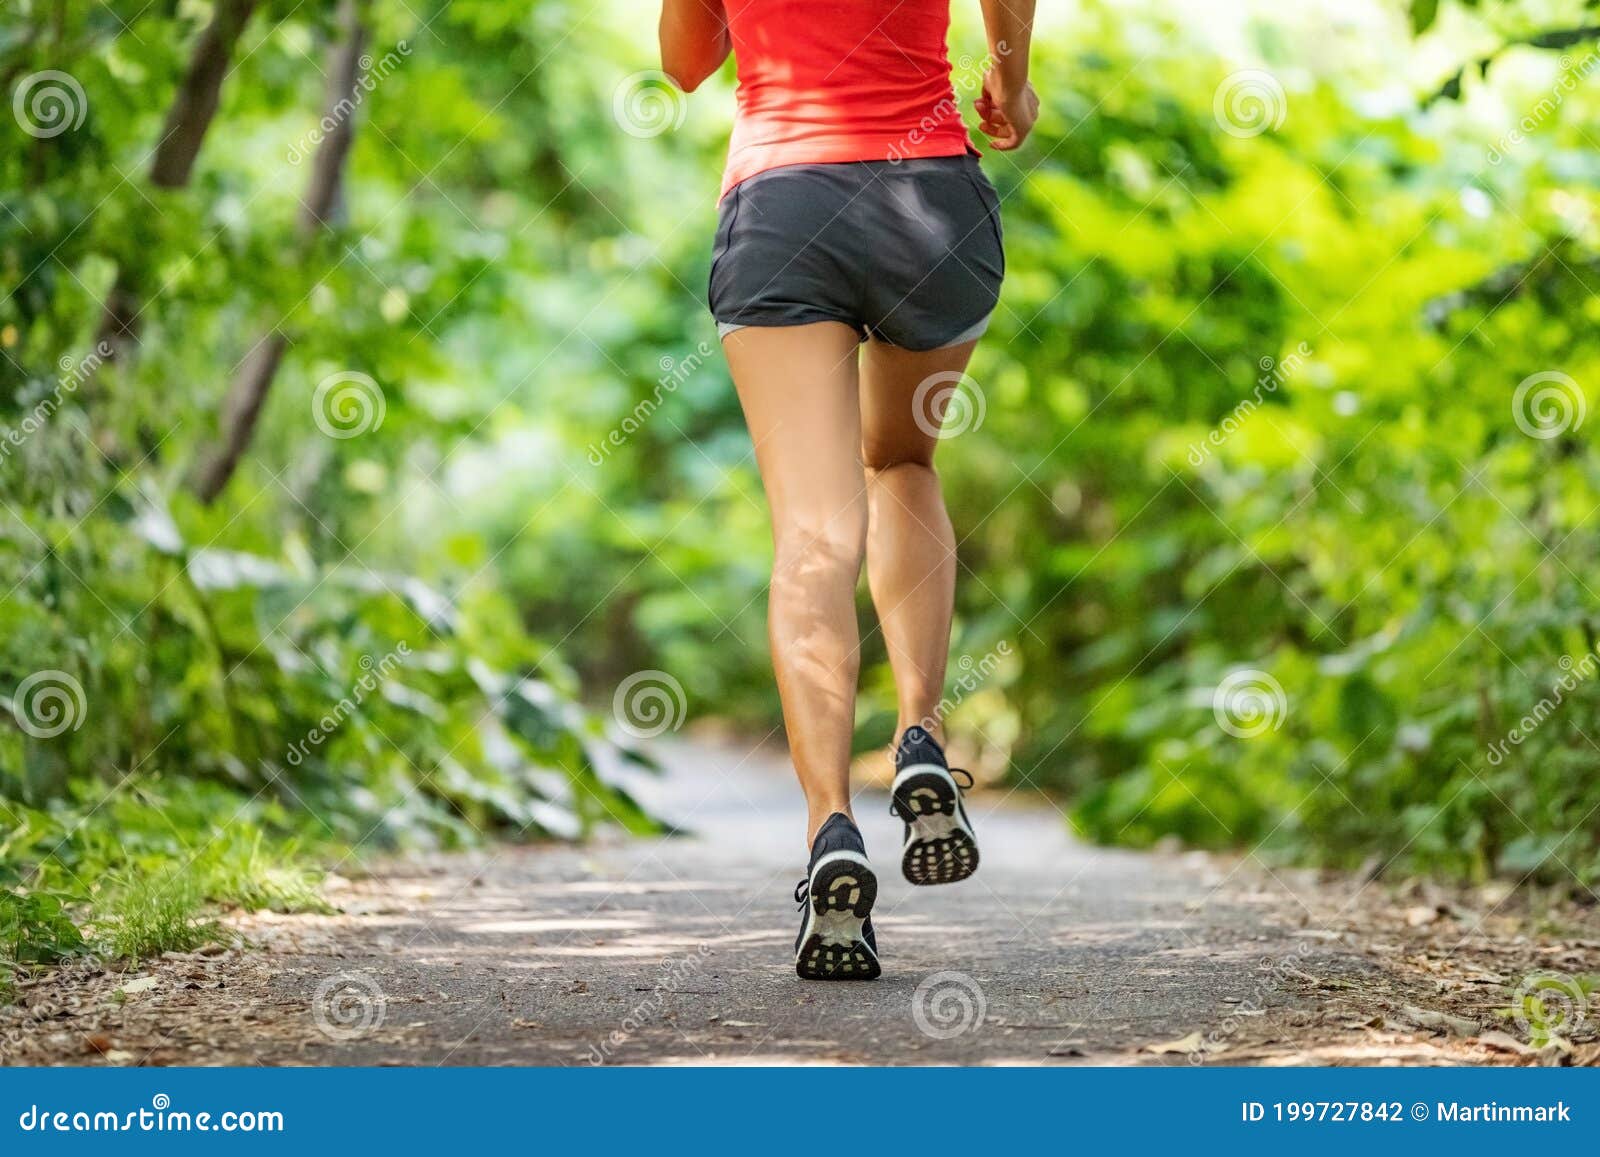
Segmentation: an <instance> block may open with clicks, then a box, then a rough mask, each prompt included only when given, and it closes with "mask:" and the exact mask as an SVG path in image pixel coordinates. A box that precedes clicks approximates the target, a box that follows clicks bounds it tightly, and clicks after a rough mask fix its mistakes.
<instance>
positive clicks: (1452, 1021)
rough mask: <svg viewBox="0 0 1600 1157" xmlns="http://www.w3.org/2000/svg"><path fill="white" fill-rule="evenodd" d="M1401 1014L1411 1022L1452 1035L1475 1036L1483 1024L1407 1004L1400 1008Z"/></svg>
mask: <svg viewBox="0 0 1600 1157" xmlns="http://www.w3.org/2000/svg"><path fill="white" fill-rule="evenodd" d="M1400 1012H1401V1014H1402V1015H1403V1016H1405V1018H1406V1019H1407V1020H1409V1021H1411V1023H1413V1024H1415V1025H1418V1026H1420V1027H1422V1028H1431V1029H1438V1030H1439V1031H1441V1032H1447V1033H1450V1034H1452V1035H1454V1036H1477V1035H1478V1031H1479V1029H1481V1028H1482V1027H1483V1026H1482V1025H1480V1024H1479V1023H1478V1022H1477V1021H1475V1020H1468V1019H1467V1018H1466V1017H1464V1016H1451V1015H1450V1014H1449V1013H1448V1012H1435V1011H1433V1010H1432V1009H1427V1008H1418V1007H1417V1006H1416V1005H1414V1004H1408V1005H1406V1006H1405V1007H1403V1008H1402V1009H1401V1010H1400Z"/></svg>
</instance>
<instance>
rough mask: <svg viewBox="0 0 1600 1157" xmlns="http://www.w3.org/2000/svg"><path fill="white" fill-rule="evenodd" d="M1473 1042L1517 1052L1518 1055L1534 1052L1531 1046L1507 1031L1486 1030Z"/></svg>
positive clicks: (1503, 1051)
mask: <svg viewBox="0 0 1600 1157" xmlns="http://www.w3.org/2000/svg"><path fill="white" fill-rule="evenodd" d="M1473 1043H1475V1044H1480V1045H1482V1046H1483V1047H1484V1048H1490V1049H1494V1050H1496V1051H1497V1052H1502V1053H1516V1054H1517V1055H1518V1056H1523V1057H1525V1056H1527V1055H1528V1054H1529V1053H1531V1052H1533V1049H1532V1048H1531V1047H1530V1046H1528V1045H1525V1044H1523V1043H1522V1042H1521V1041H1519V1040H1518V1039H1517V1038H1516V1037H1514V1036H1512V1035H1511V1034H1510V1033H1505V1032H1486V1033H1484V1034H1483V1035H1482V1036H1479V1037H1477V1038H1475V1040H1474V1041H1473Z"/></svg>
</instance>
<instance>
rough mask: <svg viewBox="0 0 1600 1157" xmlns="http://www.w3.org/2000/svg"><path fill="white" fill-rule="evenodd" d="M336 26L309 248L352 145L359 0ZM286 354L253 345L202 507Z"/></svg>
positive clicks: (309, 210)
mask: <svg viewBox="0 0 1600 1157" xmlns="http://www.w3.org/2000/svg"><path fill="white" fill-rule="evenodd" d="M339 25H340V28H341V29H342V31H343V35H342V37H341V39H340V41H339V43H337V44H336V45H334V46H333V48H332V49H331V50H330V51H329V56H328V66H329V67H328V95H327V106H326V108H325V109H324V113H323V124H324V125H329V126H331V127H330V128H328V129H327V133H326V135H325V136H324V137H323V138H322V142H321V143H320V144H319V145H318V146H317V152H316V155H315V156H314V157H313V158H312V161H311V178H310V181H309V183H308V185H307V187H306V194H305V197H304V199H303V200H302V201H301V206H300V208H301V212H300V233H301V236H302V238H303V239H304V240H305V242H306V244H307V246H308V247H309V244H310V242H311V241H312V240H313V239H314V238H315V237H316V235H317V233H319V232H320V231H321V230H323V229H325V228H327V227H328V226H329V225H330V224H332V223H333V221H334V220H335V218H336V217H337V216H338V215H339V214H340V212H341V210H342V205H341V199H342V194H343V189H344V173H345V162H346V160H347V159H348V158H349V155H350V146H351V144H352V143H353V142H354V140H355V108H356V106H355V93H356V88H357V86H358V85H360V83H361V81H362V76H363V70H362V67H361V54H362V52H363V51H364V50H365V48H366V43H367V29H366V25H365V23H364V22H363V20H362V14H361V8H360V2H359V0H340V4H339ZM288 348H289V339H288V337H287V336H286V335H285V334H284V333H283V332H282V331H281V330H278V329H274V330H273V331H272V332H271V333H269V334H268V335H266V336H265V337H263V338H262V339H261V340H260V341H258V342H257V343H256V344H255V347H254V348H253V349H252V350H251V351H250V353H249V354H248V355H247V356H246V357H245V360H244V362H243V363H241V365H240V368H239V373H238V375H237V376H236V377H235V378H234V380H233V385H232V386H231V387H230V388H229V390H228V395H227V397H226V398H225V399H224V400H223V403H222V408H221V412H220V413H219V415H218V426H219V438H218V444H217V445H216V446H215V447H214V448H213V450H212V451H211V453H210V455H209V456H208V457H207V458H206V460H205V462H204V463H203V464H202V465H201V467H200V468H199V469H198V470H197V471H196V473H195V477H194V482H193V486H194V492H195V494H196V495H198V496H199V498H200V501H202V502H204V503H205V504H206V505H208V506H209V505H210V504H211V503H212V502H214V501H216V498H217V496H218V495H219V494H221V493H222V491H223V488H224V487H226V486H227V485H228V481H229V480H230V479H231V478H232V477H233V473H234V471H235V470H237V469H238V468H239V463H240V461H241V460H242V459H243V458H244V455H245V451H246V450H248V449H249V447H250V442H251V440H252V439H253V438H254V437H255V432H256V423H257V421H258V420H259V419H260V417H261V409H262V407H263V406H264V405H266V401H267V394H268V393H269V392H270V391H271V389H272V383H273V380H274V379H275V378H276V377H277V373H278V367H279V365H281V364H282V362H283V355H284V354H285V353H286V352H287V351H288Z"/></svg>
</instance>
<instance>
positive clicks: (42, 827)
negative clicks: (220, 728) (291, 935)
mask: <svg viewBox="0 0 1600 1157" xmlns="http://www.w3.org/2000/svg"><path fill="white" fill-rule="evenodd" d="M0 818H3V819H5V820H6V821H7V822H6V827H5V830H6V831H7V832H8V835H7V836H6V838H5V841H4V842H0V1004H4V1003H8V1002H9V1001H10V1000H12V999H14V998H15V995H16V991H15V981H16V979H17V978H18V977H19V976H20V975H25V974H26V973H27V972H28V971H30V970H32V969H34V968H37V967H41V966H48V965H50V964H53V963H56V962H58V961H61V960H65V959H68V958H70V957H73V956H78V955H83V954H86V953H97V954H99V955H102V956H104V957H106V958H108V959H119V960H126V961H130V962H133V963H137V962H139V961H141V960H147V959H150V958H152V957H157V956H160V955H161V954H162V953H164V952H192V951H194V950H195V949H197V948H200V947H202V946H203V945H205V944H208V943H214V942H216V941H218V940H219V939H220V938H221V936H222V934H223V929H222V927H221V926H220V925H219V924H218V922H217V919H216V916H217V913H218V912H219V911H220V910H223V909H238V910H243V911H250V912H258V911H273V912H317V913H328V912H332V911H334V909H333V907H332V906H331V905H329V904H328V903H327V901H325V900H324V899H323V898H322V894H321V878H322V873H321V872H320V871H319V870H318V869H317V868H316V866H315V860H316V859H318V858H321V857H323V856H324V855H326V854H328V853H329V852H330V850H331V851H334V852H337V851H338V850H339V849H330V848H329V847H326V846H324V843H323V842H319V841H316V840H315V839H313V840H311V841H309V843H303V842H302V841H301V840H297V839H293V838H286V837H283V836H279V837H274V836H272V835H270V834H269V833H268V830H267V821H266V820H265V819H264V818H262V819H259V820H258V819H257V818H253V817H246V816H244V815H242V814H241V808H240V806H239V801H238V799H237V797H236V796H233V795H230V794H218V795H217V796H216V798H211V797H209V796H207V795H206V794H205V793H203V792H193V791H191V792H190V793H188V794H187V796H185V797H177V798H173V797H172V796H170V795H168V794H166V793H162V794H157V793H155V792H150V793H128V794H127V795H125V796H124V797H122V798H121V799H119V800H117V801H115V802H114V803H113V804H111V805H109V806H107V807H104V808H101V809H98V810H95V811H92V812H90V813H88V814H87V815H82V816H80V815H76V814H74V813H71V812H68V811H65V810H63V811H61V812H48V813H47V812H43V811H38V810H32V809H25V808H23V807H21V806H20V805H16V804H12V805H11V807H10V808H9V809H5V810H0ZM272 826H273V827H275V828H279V829H280V830H281V825H279V824H273V825H272Z"/></svg>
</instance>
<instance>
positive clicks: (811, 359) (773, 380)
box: [722, 322, 862, 547]
mask: <svg viewBox="0 0 1600 1157" xmlns="http://www.w3.org/2000/svg"><path fill="white" fill-rule="evenodd" d="M722 347H723V350H724V352H725V353H726V354H727V357H728V366H729V368H730V369H731V370H732V372H733V381H734V385H735V387H736V388H737V389H738V391H739V403H740V405H741V406H743V408H744V415H745V422H746V423H747V424H748V425H749V427H750V437H751V440H752V441H753V442H754V443H755V452H756V465H757V467H758V468H759V469H760V471H761V481H762V484H763V486H764V487H765V489H766V493H767V502H768V504H769V505H770V506H771V508H772V521H773V537H774V539H775V540H777V541H778V542H779V545H780V547H781V546H782V545H783V538H784V536H785V535H786V534H788V533H790V532H792V531H797V530H804V531H806V532H809V533H811V534H819V533H827V532H828V528H829V526H830V524H833V523H835V522H836V521H838V518H839V516H840V514H841V512H846V511H849V510H850V509H851V508H852V507H853V505H854V504H855V503H856V502H858V501H859V499H860V493H861V488H862V471H861V458H860V454H861V410H860V405H859V401H858V389H857V370H856V348H857V341H856V335H855V332H854V331H853V330H851V329H850V327H849V326H846V325H841V324H839V323H838V322H818V323H816V324H813V325H797V326H787V327H781V328H754V327H752V328H750V329H741V330H736V331H734V332H733V333H731V334H729V335H728V336H727V337H726V338H725V339H723V343H722Z"/></svg>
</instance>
